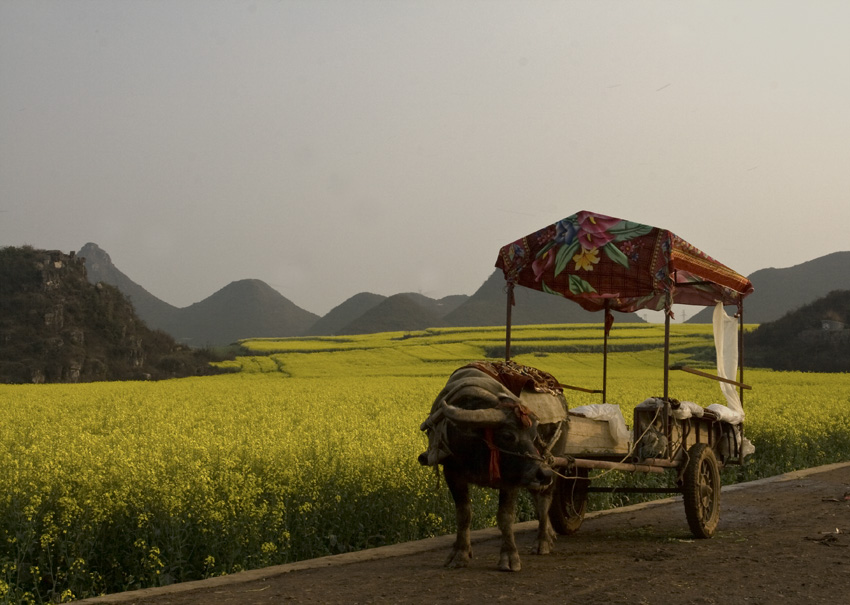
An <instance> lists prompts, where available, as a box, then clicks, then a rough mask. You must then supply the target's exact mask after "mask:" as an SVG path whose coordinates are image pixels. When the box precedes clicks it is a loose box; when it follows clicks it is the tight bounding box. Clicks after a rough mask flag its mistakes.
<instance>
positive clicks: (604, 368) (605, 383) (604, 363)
mask: <svg viewBox="0 0 850 605" xmlns="http://www.w3.org/2000/svg"><path fill="white" fill-rule="evenodd" d="M610 306H611V302H610V300H609V299H607V298H606V299H605V318H604V320H603V321H604V328H605V337H604V339H603V341H602V403H605V402H606V401H608V332H610V331H611V324H612V323H613V321H610V320H609V317H610V319H611V320H613V319H614V318H613V317H612V316H611V309H610Z"/></svg>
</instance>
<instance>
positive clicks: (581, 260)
mask: <svg viewBox="0 0 850 605" xmlns="http://www.w3.org/2000/svg"><path fill="white" fill-rule="evenodd" d="M573 260H574V261H575V263H576V271H578V270H579V269H585V270H587V271H593V265H596V264H598V263H599V248H591V249H590V250H585V249H584V248H580V249H579V253H578V254H576V255H575V256H574V257H573Z"/></svg>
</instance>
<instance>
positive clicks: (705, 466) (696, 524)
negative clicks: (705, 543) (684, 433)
mask: <svg viewBox="0 0 850 605" xmlns="http://www.w3.org/2000/svg"><path fill="white" fill-rule="evenodd" d="M682 494H683V495H684V499H685V516H686V517H687V518H688V526H690V528H691V532H693V534H694V536H696V537H697V538H710V537H711V536H713V535H714V532H715V530H716V529H717V523H718V521H720V470H719V468H718V466H717V457H716V456H715V455H714V450H712V449H711V448H710V447H708V445H707V444H705V443H697V444H695V445H693V446H691V449H690V450H688V466H687V467H686V468H685V475H684V484H683V486H682Z"/></svg>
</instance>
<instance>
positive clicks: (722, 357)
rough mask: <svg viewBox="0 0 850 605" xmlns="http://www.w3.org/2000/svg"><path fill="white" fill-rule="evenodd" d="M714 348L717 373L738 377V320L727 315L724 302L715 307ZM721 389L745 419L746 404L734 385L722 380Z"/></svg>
mask: <svg viewBox="0 0 850 605" xmlns="http://www.w3.org/2000/svg"><path fill="white" fill-rule="evenodd" d="M713 319H714V321H713V323H714V348H715V351H716V352H717V375H718V376H719V377H721V378H727V379H729V380H737V379H738V320H737V319H736V318H734V317H729V316H728V315H726V311H725V310H724V309H723V303H717V306H716V307H714V318H713ZM719 384H720V390H721V391H722V392H723V396H724V397H726V404H727V406H728V407H729V409H730V410H731V411H733V412H735V413H736V416H739V417H740V420H739V422H741V421H743V419H744V406H743V405H741V399H740V397H738V391H737V389H736V388H735V386H734V385H731V384H729V383H727V382H721V383H719Z"/></svg>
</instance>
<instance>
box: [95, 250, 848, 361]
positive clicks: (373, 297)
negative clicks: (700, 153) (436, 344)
mask: <svg viewBox="0 0 850 605" xmlns="http://www.w3.org/2000/svg"><path fill="white" fill-rule="evenodd" d="M78 254H79V256H81V257H83V258H85V264H86V269H87V272H88V278H89V280H90V281H92V282H93V283H96V282H98V281H103V282H105V283H108V284H111V285H114V286H116V287H117V288H118V289H119V290H121V291H122V292H123V293H124V294H125V295H127V296H128V297H129V298H130V300H131V301H132V303H133V305H134V307H135V309H136V312H137V314H138V315H139V317H141V318H142V319H143V320H144V321H145V322H146V323H147V324H148V326H150V327H151V328H156V329H160V330H163V331H164V332H167V333H168V334H171V335H172V336H174V337H175V338H176V339H177V340H178V341H179V342H183V343H186V344H189V345H191V346H195V347H202V346H209V345H226V344H230V343H232V342H235V341H237V340H239V339H243V338H252V337H269V338H272V337H286V336H305V335H311V336H329V335H350V334H365V333H371V332H385V331H408V330H421V329H425V328H430V327H449V326H459V327H473V326H494V325H503V324H504V323H505V317H506V295H505V283H504V279H503V278H502V276H501V273H500V272H499V271H498V270H494V272H493V273H492V274H491V275H490V277H489V278H487V280H486V281H485V282H484V283H483V284H482V285H481V286H480V287H479V288H478V290H476V291H475V293H474V294H472V295H471V296H467V295H455V296H447V297H445V298H442V299H439V300H436V299H432V298H429V297H426V296H423V295H421V294H416V293H403V294H396V295H393V296H389V297H387V296H382V295H379V294H372V293H369V292H362V293H360V294H356V295H355V296H352V297H351V298H349V299H348V300H346V301H344V302H343V303H341V304H340V305H338V306H337V307H335V308H334V309H332V310H331V311H329V312H328V313H327V314H326V315H325V316H324V317H319V316H318V315H316V314H314V313H311V312H309V311H306V310H304V309H302V308H300V307H298V306H297V305H295V304H294V303H292V302H291V301H290V300H288V299H287V298H285V297H284V296H283V295H282V294H280V293H279V292H277V291H276V290H274V289H273V288H271V287H270V286H269V285H267V284H266V283H264V282H262V281H260V280H256V279H245V280H240V281H235V282H232V283H230V284H228V285H227V286H225V287H224V288H222V289H221V290H219V291H218V292H215V293H214V294H212V295H211V296H209V297H208V298H206V299H204V300H202V301H200V302H197V303H195V304H193V305H190V306H188V307H184V308H178V307H175V306H173V305H170V304H168V303H166V302H164V301H162V300H160V299H159V298H157V297H156V296H154V295H152V294H150V293H149V292H147V291H146V290H145V289H144V288H143V287H142V286H140V285H138V284H136V283H135V282H133V280H132V279H130V278H129V277H128V276H126V275H125V274H124V273H122V272H121V271H120V270H119V269H118V268H117V267H115V265H114V264H113V263H112V261H111V259H110V258H109V255H108V254H107V253H106V252H105V251H104V250H102V249H101V248H99V247H98V246H97V245H96V244H92V243H89V244H86V245H85V246H83V248H82V249H81V250H80V251H79V253H78ZM750 279H751V280H752V281H753V284H754V286H755V293H754V294H753V295H752V296H750V297H749V298H748V300H747V306H746V309H745V316H744V318H745V321H747V322H748V323H761V322H764V321H771V320H772V319H776V318H778V317H780V316H781V315H783V314H784V313H786V312H788V311H790V310H792V309H794V308H797V307H799V306H801V305H803V304H806V303H808V302H811V301H813V300H815V299H816V298H819V297H822V296H824V295H825V294H827V293H828V292H830V291H832V290H836V289H850V252H837V253H834V254H830V255H827V256H825V257H822V258H820V259H815V260H812V261H809V262H807V263H803V264H802V265H798V266H796V267H791V268H789V269H763V270H760V271H756V272H755V273H753V274H752V275H751V276H750ZM762 292H763V293H762ZM515 296H516V306H515V307H513V309H512V322H513V323H514V324H515V325H527V324H545V323H592V322H595V321H601V320H600V317H598V315H599V314H591V313H587V312H586V311H583V310H582V309H581V308H580V307H579V306H578V305H574V304H565V301H563V300H562V299H560V298H559V297H556V296H551V295H548V294H544V293H542V292H537V291H533V290H527V289H525V288H517V289H516V291H515ZM702 316H703V312H700V313H698V314H696V315H695V316H694V317H693V318H692V319H691V320H690V321H702V319H703V318H702ZM615 318H616V321H617V322H618V323H622V322H638V323H640V322H643V319H641V318H640V317H638V316H637V315H636V314H633V313H628V314H623V313H615ZM709 321H710V315H709Z"/></svg>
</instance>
